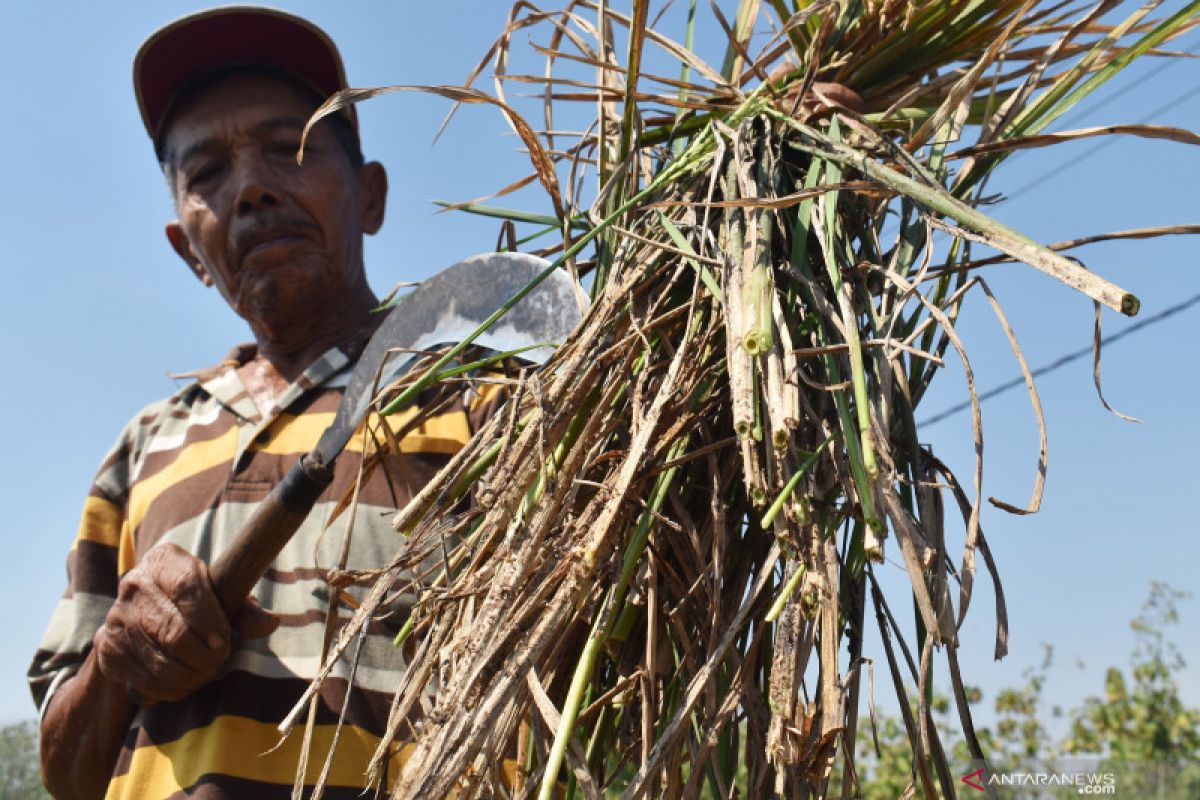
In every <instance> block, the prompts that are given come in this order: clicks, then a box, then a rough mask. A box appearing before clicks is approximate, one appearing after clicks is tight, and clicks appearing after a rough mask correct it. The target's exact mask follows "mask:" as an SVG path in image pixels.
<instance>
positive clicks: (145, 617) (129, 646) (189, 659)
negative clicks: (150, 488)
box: [94, 544, 279, 703]
mask: <svg viewBox="0 0 1200 800" xmlns="http://www.w3.org/2000/svg"><path fill="white" fill-rule="evenodd" d="M278 624H279V623H278V620H277V619H276V618H275V617H274V616H272V615H271V614H269V613H268V612H266V611H264V610H263V609H262V607H261V606H259V605H258V604H257V603H255V602H254V601H253V600H248V601H247V602H246V605H245V606H243V607H242V610H241V611H239V612H238V614H237V615H235V617H234V624H233V626H232V627H231V625H230V621H229V619H228V618H226V616H225V612H224V611H222V610H221V606H220V603H218V601H217V598H216V595H215V594H213V590H212V584H211V583H210V582H209V579H208V567H206V566H205V564H204V562H203V561H200V560H199V559H198V558H196V557H195V556H193V555H191V554H190V553H188V552H187V551H185V550H184V549H183V548H181V547H178V546H177V545H173V544H160V545H158V546H156V547H153V548H151V549H150V550H149V551H148V552H147V553H146V556H145V558H143V559H142V561H141V563H139V564H138V565H137V566H136V567H134V568H133V569H131V570H129V572H127V573H125V575H124V576H123V577H122V578H121V582H120V584H119V585H118V587H117V600H116V602H115V603H114V604H113V606H112V608H111V609H110V610H109V612H108V617H107V618H106V619H105V621H104V625H103V627H101V628H100V630H99V631H97V633H96V637H95V639H94V643H95V648H96V663H97V667H98V668H99V670H100V672H101V674H103V675H104V677H105V678H107V679H108V680H110V681H112V682H114V683H118V684H124V685H125V686H127V687H128V688H129V690H130V691H131V693H132V694H133V695H134V696H135V697H136V698H137V699H138V700H139V701H141V702H143V703H145V702H162V701H170V700H179V699H182V698H183V697H186V696H187V695H189V694H191V693H192V692H194V691H196V690H197V689H199V688H200V687H201V686H204V685H205V684H207V683H208V682H210V681H211V680H212V679H213V678H214V677H216V675H217V672H218V671H219V670H220V669H221V665H222V664H224V663H225V660H226V659H228V658H229V649H230V639H231V636H232V635H233V633H234V632H235V631H236V632H237V633H238V634H239V635H241V636H243V637H246V638H254V637H259V636H266V635H268V634H269V633H271V631H273V630H275V628H276V627H278Z"/></svg>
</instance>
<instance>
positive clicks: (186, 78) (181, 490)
mask: <svg viewBox="0 0 1200 800" xmlns="http://www.w3.org/2000/svg"><path fill="white" fill-rule="evenodd" d="M134 82H135V88H136V92H137V97H138V102H139V106H140V108H141V111H142V116H143V120H144V122H145V125H146V128H147V131H148V132H149V134H150V136H151V138H152V139H153V141H154V145H155V149H156V152H157V154H158V158H159V161H160V163H161V165H162V169H163V172H164V174H165V175H166V177H167V181H168V184H169V186H170V191H171V194H172V197H173V200H174V208H175V213H176V217H177V218H176V219H175V220H174V221H172V222H170V223H168V224H167V226H166V234H167V239H168V240H169V242H170V244H171V247H172V248H173V249H174V250H175V252H176V253H177V254H178V255H179V257H180V258H181V259H183V261H184V262H185V263H186V264H187V265H188V267H189V268H190V269H191V270H192V272H194V273H195V275H196V277H197V278H199V279H200V281H201V282H203V283H204V284H205V285H206V286H214V287H216V289H217V291H219V292H220V293H221V296H222V297H223V298H224V299H225V300H226V301H227V302H228V303H229V304H230V306H232V307H233V309H234V310H235V311H237V313H238V314H239V315H241V316H242V317H243V318H244V319H245V320H246V322H247V323H248V324H249V326H250V330H251V331H252V333H253V337H254V343H253V344H248V345H243V346H240V347H238V348H235V349H234V350H233V352H231V353H230V354H229V355H228V356H227V357H226V358H225V360H224V361H222V362H221V363H220V364H218V365H216V366H214V367H211V368H209V369H205V370H201V371H198V372H196V373H194V374H193V375H192V376H191V377H193V378H194V381H193V382H191V383H189V384H188V385H187V386H184V387H183V388H182V389H180V390H179V391H177V392H176V393H175V394H174V395H172V396H171V397H169V398H167V399H166V400H163V401H160V402H157V403H154V404H152V405H150V406H148V407H147V408H145V409H144V410H143V411H142V412H141V413H139V414H138V415H137V416H136V417H135V418H134V419H133V421H132V422H131V423H130V424H129V425H128V426H127V427H126V429H125V430H124V432H123V433H122V434H121V436H120V438H119V439H118V441H117V444H116V446H115V447H114V448H113V449H112V451H111V452H110V453H109V454H108V456H107V457H106V458H105V459H104V461H103V463H102V465H101V467H100V470H99V472H98V474H97V477H96V481H95V483H94V485H93V487H92V489H91V492H90V493H89V495H88V497H87V500H86V502H85V506H84V513H83V521H82V524H81V526H80V530H79V534H78V536H77V538H76V541H75V544H74V546H73V547H72V549H71V553H70V556H69V558H68V577H69V583H68V587H67V591H66V593H65V595H64V597H63V599H62V600H61V601H60V603H59V605H58V607H57V608H56V610H55V612H54V615H53V618H52V620H51V623H50V626H49V629H48V631H47V633H46V637H45V639H44V641H43V643H42V645H41V648H40V649H39V651H38V653H37V654H36V656H35V659H34V662H33V665H32V667H31V670H30V683H31V687H32V690H33V694H34V698H35V700H36V701H37V703H38V705H39V707H40V709H41V714H42V727H41V731H42V768H43V776H44V780H45V782H46V784H47V786H48V787H49V788H50V789H51V790H52V791H53V792H54V793H55V794H56V795H57V796H61V797H100V796H108V797H130V798H133V797H136V798H150V797H168V796H183V795H185V794H186V795H187V796H194V797H283V796H287V795H288V792H289V789H290V787H291V785H292V782H293V780H294V777H295V772H296V765H297V763H298V760H299V758H298V756H299V752H300V740H301V736H300V734H296V735H293V736H292V737H291V738H290V739H289V740H287V742H286V743H284V744H283V745H282V746H280V747H276V745H277V744H278V739H279V737H278V734H277V732H276V729H275V725H276V724H277V723H278V722H279V720H280V719H281V718H282V717H283V716H284V715H285V714H286V713H287V712H288V711H289V710H290V709H291V708H292V706H293V705H294V704H295V702H296V701H297V699H298V698H299V696H300V694H301V692H302V690H303V689H304V688H305V687H306V686H307V683H308V681H309V679H310V678H311V677H312V676H313V674H314V672H315V671H316V669H317V667H318V664H319V660H320V657H321V652H322V643H323V635H324V630H325V625H326V622H325V621H326V614H327V611H328V605H329V601H330V598H331V597H332V598H334V602H335V608H334V612H335V613H337V612H338V611H341V612H342V613H343V615H344V614H345V613H346V611H347V604H349V605H353V594H354V592H355V591H357V589H356V587H354V586H350V587H349V588H348V589H343V588H342V587H341V585H340V584H339V585H336V586H335V587H334V588H333V589H331V588H330V585H329V584H328V583H327V581H326V578H327V577H328V571H329V568H331V567H335V566H337V564H338V561H339V554H340V553H341V552H342V548H343V545H342V541H341V537H342V535H343V533H344V527H343V526H342V525H341V524H340V523H342V522H346V521H347V520H348V519H349V518H350V517H351V516H353V517H354V526H353V535H352V538H351V540H350V546H349V549H348V552H349V565H348V566H349V568H350V569H351V570H353V569H356V568H357V569H369V568H371V567H376V566H378V565H380V564H382V563H384V562H386V560H387V558H388V556H390V555H391V554H392V553H393V552H394V551H395V549H396V547H397V543H396V540H395V538H394V534H392V532H391V531H390V528H388V526H387V514H386V511H387V510H390V509H394V508H396V507H398V506H399V505H402V504H403V503H404V502H405V501H406V500H407V499H408V497H409V496H410V495H411V494H412V493H413V492H415V491H416V490H418V489H419V488H420V487H421V485H423V483H424V482H425V481H426V480H428V478H429V477H430V476H431V475H432V474H433V473H434V472H435V471H436V470H437V469H438V468H439V467H440V466H441V465H442V464H443V463H444V462H445V460H446V459H447V458H448V456H449V454H452V453H453V452H455V451H456V450H457V449H458V448H459V447H461V445H462V444H463V443H464V442H465V441H466V440H467V438H468V437H469V435H470V432H471V430H472V429H473V427H474V426H475V424H476V423H477V422H478V420H479V418H480V417H481V416H482V415H483V414H485V413H486V412H487V410H488V409H487V408H486V407H485V405H486V404H485V403H483V402H482V401H480V400H479V399H478V398H476V399H474V400H468V398H466V397H461V398H457V399H456V400H455V402H454V403H452V404H451V405H450V406H447V407H445V408H444V409H439V411H438V413H437V415H436V416H434V417H432V418H431V419H429V420H428V421H427V422H425V423H424V424H423V425H421V426H420V427H419V428H418V429H417V430H416V431H415V432H414V433H412V434H410V435H409V436H408V437H406V438H405V440H404V441H403V442H402V447H401V451H402V452H401V453H399V454H394V455H389V456H386V457H385V458H386V463H385V464H384V467H385V469H377V470H375V471H374V472H373V473H372V477H371V478H370V479H369V480H368V481H366V483H365V484H364V485H363V486H362V488H361V489H360V492H359V495H358V506H357V510H356V511H355V513H354V514H353V515H350V514H347V515H343V516H342V518H341V519H340V520H339V524H337V525H334V526H333V527H331V528H330V529H329V530H328V531H325V532H324V533H323V530H324V524H323V523H324V520H326V519H327V518H329V517H330V516H331V514H332V511H333V508H334V506H335V505H336V504H337V501H338V499H339V498H341V497H342V496H343V495H344V494H345V493H346V491H347V490H348V488H349V487H350V486H351V485H352V484H353V481H354V479H355V476H356V475H357V474H358V472H359V465H360V463H362V458H363V454H362V452H361V447H359V446H358V445H357V441H358V440H357V439H356V440H355V443H352V445H351V447H350V448H349V450H348V451H347V452H346V454H345V455H344V456H343V457H342V459H340V460H339V462H338V469H337V471H336V474H335V477H334V480H333V483H332V485H331V486H330V487H329V488H328V489H327V490H326V491H325V493H324V494H323V495H322V497H321V498H320V500H319V501H318V503H317V506H316V508H315V509H314V512H313V513H312V514H311V515H310V516H309V518H308V521H307V522H306V523H305V524H304V525H303V526H302V527H301V529H300V531H299V532H298V533H297V535H296V536H295V537H294V539H293V540H292V541H291V543H290V544H289V545H288V546H287V548H286V549H285V550H284V551H283V553H282V554H281V555H280V556H279V557H278V558H277V559H276V561H275V562H274V564H273V565H272V567H271V569H270V570H269V571H268V573H267V574H266V575H265V576H264V577H263V579H262V580H261V581H260V582H259V584H258V585H257V587H256V588H255V590H254V593H253V598H252V600H251V602H249V603H248V604H247V605H246V606H245V607H244V609H243V610H242V611H241V612H240V613H239V614H237V615H235V617H234V618H233V619H232V620H230V619H227V618H226V616H225V614H224V613H223V612H222V611H221V608H220V606H219V604H218V602H217V600H216V598H215V597H214V595H213V592H212V589H211V586H210V583H209V579H208V573H207V568H206V566H205V565H206V562H207V561H209V560H210V559H211V557H212V556H213V555H214V554H215V553H219V552H221V550H222V548H223V546H224V545H225V544H226V543H227V542H228V541H229V540H230V539H231V538H232V536H233V535H234V534H235V533H236V532H237V531H238V529H239V528H240V527H241V525H242V523H244V522H245V520H246V519H247V518H248V516H249V515H250V514H251V513H252V511H253V510H254V508H255V507H256V504H257V503H258V502H259V501H261V500H262V499H263V498H264V497H265V496H266V494H267V492H268V491H269V490H270V489H271V488H272V486H274V485H275V484H276V483H277V482H278V481H279V479H280V478H281V477H282V476H283V474H284V473H285V472H286V470H287V469H288V467H290V466H291V464H292V463H293V462H294V461H295V460H296V458H297V457H298V456H299V455H301V454H303V453H305V452H307V451H308V450H309V449H310V448H311V447H312V446H313V445H314V444H315V442H316V439H317V437H318V436H319V434H320V432H321V430H322V429H323V428H324V427H325V426H326V425H327V424H328V423H329V421H330V419H331V417H332V414H333V412H334V410H335V409H336V408H337V405H338V403H339V401H340V396H341V392H342V390H343V388H344V386H345V383H346V380H347V377H348V372H349V367H350V366H351V365H352V364H353V362H354V360H355V358H356V357H357V355H358V354H359V352H361V349H362V347H363V346H364V344H365V341H366V339H367V338H368V336H369V334H370V332H371V330H372V328H373V323H374V322H375V319H376V317H375V315H373V313H372V309H373V308H375V307H376V306H377V305H378V302H377V300H376V297H375V295H374V294H373V292H372V291H371V289H370V287H369V286H368V285H367V281H366V277H365V274H364V269H363V235H364V234H373V233H375V232H376V231H377V230H379V228H380V226H381V224H382V223H383V217H384V205H385V199H386V194H387V177H386V174H385V172H384V169H383V167H382V166H381V165H380V164H378V163H374V162H364V160H363V157H362V153H361V151H360V149H359V142H358V132H357V122H356V118H355V115H354V114H353V112H348V113H346V114H344V115H335V116H334V117H332V118H330V119H329V120H328V121H324V122H322V123H321V124H319V125H318V126H317V127H316V128H315V129H314V131H313V133H312V135H311V136H310V138H309V141H308V146H307V149H306V156H305V160H304V165H303V166H298V165H297V164H296V161H295V153H296V149H297V145H298V143H299V140H300V132H301V129H302V127H303V125H304V123H305V121H306V120H307V119H308V117H309V115H310V114H311V113H312V111H313V110H314V109H315V108H316V106H317V105H318V104H319V103H320V102H321V100H322V99H323V98H324V97H325V96H327V95H329V94H330V93H332V92H333V91H336V90H337V89H339V88H342V87H344V86H345V85H346V83H345V79H344V75H343V70H342V64H341V60H340V57H339V55H338V53H337V50H336V48H335V46H334V45H333V43H332V42H331V41H330V40H329V38H328V37H327V36H326V35H325V34H324V33H323V32H322V31H320V30H319V29H317V28H316V27H314V26H313V25H312V24H310V23H308V22H307V21H305V20H302V19H299V18H296V17H292V16H290V15H286V14H282V13H279V12H274V11H270V10H264V9H248V8H224V9H218V10H215V11H211V12H205V13H201V14H197V15H194V16H191V17H187V18H185V19H183V20H180V21H177V22H175V23H173V24H171V25H168V26H167V27H165V28H163V29H161V30H160V31H158V32H156V33H155V34H154V35H153V36H151V37H150V39H148V40H147V41H146V43H145V44H144V45H143V46H142V48H141V51H140V52H139V53H138V56H137V59H136V61H135V65H134ZM356 447H359V449H358V450H357V451H356V450H355V448H356ZM346 535H349V534H348V533H347V534H346ZM392 633H394V631H389V630H388V629H387V626H386V625H384V624H378V625H373V626H372V628H371V629H370V635H369V636H368V637H367V639H366V642H365V645H364V647H363V649H362V654H361V659H360V663H359V666H358V670H357V673H356V675H355V676H354V680H353V689H352V690H351V683H350V674H349V671H348V669H343V670H341V671H339V672H337V673H335V675H334V676H333V677H332V679H331V680H329V681H326V682H325V683H324V685H323V687H322V689H321V692H320V696H319V698H318V699H319V702H318V708H317V712H316V725H315V729H314V732H313V738H312V750H311V752H310V755H309V764H310V767H309V770H308V774H307V781H308V782H309V783H311V782H313V781H314V780H315V778H316V775H317V774H318V772H319V768H320V764H321V763H322V762H323V761H324V758H325V755H326V753H327V752H328V750H329V747H330V742H331V740H332V739H333V736H334V730H335V727H336V723H337V720H338V716H339V714H340V713H341V712H342V710H343V709H345V728H344V729H343V731H342V733H341V735H340V741H339V743H338V746H337V747H338V749H337V754H338V757H337V758H336V759H335V760H334V762H333V768H332V772H331V773H330V778H329V784H330V786H331V787H332V788H331V790H330V792H329V794H328V795H327V796H331V797H336V796H345V797H351V796H355V797H357V796H361V792H362V787H363V785H364V781H365V776H364V769H365V767H366V764H367V762H368V761H369V759H370V757H371V755H372V754H373V753H374V752H375V750H376V747H377V746H378V744H379V739H380V736H381V734H382V733H383V731H384V729H385V724H386V721H387V712H388V705H389V701H390V692H391V690H393V689H394V688H395V687H396V685H397V682H398V673H397V671H398V670H400V669H402V668H403V660H402V655H401V653H400V651H399V650H397V649H396V648H394V647H393V646H392V645H391V641H390V637H391V634H392ZM348 692H349V697H347V693H348ZM134 698H136V699H137V700H138V701H140V704H139V702H135V699H134ZM396 757H398V755H397V754H395V753H393V761H394V758H396ZM385 766H386V767H387V768H390V770H392V771H393V772H392V774H393V775H394V770H395V769H396V768H397V765H396V764H395V763H390V764H387V765H385ZM387 771H388V769H385V773H386V772H387ZM387 780H388V779H387V775H386V774H385V776H384V779H383V783H384V784H385V786H386V784H387Z"/></svg>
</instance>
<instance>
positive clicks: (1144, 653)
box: [1063, 582, 1200, 798]
mask: <svg viewBox="0 0 1200 800" xmlns="http://www.w3.org/2000/svg"><path fill="white" fill-rule="evenodd" d="M1187 596H1188V594H1187V593H1186V592H1180V591H1177V590H1175V589H1172V588H1170V587H1169V586H1167V585H1166V584H1163V583H1158V582H1155V583H1153V584H1151V588H1150V596H1149V597H1148V598H1147V599H1146V602H1145V603H1144V604H1143V605H1142V610H1141V613H1140V614H1138V616H1137V617H1136V618H1134V620H1133V622H1132V623H1130V627H1132V628H1133V631H1134V635H1135V637H1136V639H1137V644H1136V646H1135V648H1134V652H1133V656H1132V663H1131V664H1130V669H1129V670H1128V672H1125V671H1123V670H1121V669H1119V668H1117V667H1110V668H1109V669H1108V671H1107V673H1106V675H1105V679H1104V696H1103V697H1089V698H1088V699H1087V700H1085V701H1084V703H1083V707H1082V708H1080V709H1078V710H1077V711H1075V712H1074V713H1073V714H1072V715H1071V732H1070V735H1069V736H1068V738H1067V740H1066V741H1065V742H1064V743H1063V749H1064V750H1065V751H1066V752H1068V753H1085V754H1093V755H1098V756H1101V757H1102V759H1103V760H1102V761H1101V768H1102V769H1105V770H1107V771H1111V772H1113V773H1115V774H1116V775H1117V783H1118V785H1119V786H1120V787H1121V788H1122V791H1129V792H1131V794H1130V796H1131V797H1145V798H1160V797H1162V798H1166V797H1170V798H1175V797H1179V798H1185V797H1186V798H1195V797H1200V709H1195V708H1188V707H1186V706H1185V705H1184V703H1183V700H1182V699H1181V698H1180V697H1179V682H1178V679H1177V677H1176V676H1177V675H1178V674H1179V673H1180V671H1182V670H1183V669H1184V668H1185V667H1186V666H1187V665H1186V663H1185V662H1184V660H1183V656H1182V654H1180V652H1179V648H1177V647H1176V646H1175V645H1174V644H1173V643H1172V642H1171V641H1169V640H1168V639H1167V636H1166V633H1165V632H1164V630H1165V629H1166V628H1167V627H1168V626H1170V625H1174V624H1177V623H1178V621H1179V614H1178V610H1177V608H1176V606H1177V603H1178V602H1179V601H1180V600H1182V599H1184V598H1185V597H1187Z"/></svg>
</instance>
